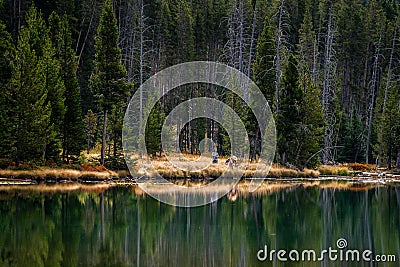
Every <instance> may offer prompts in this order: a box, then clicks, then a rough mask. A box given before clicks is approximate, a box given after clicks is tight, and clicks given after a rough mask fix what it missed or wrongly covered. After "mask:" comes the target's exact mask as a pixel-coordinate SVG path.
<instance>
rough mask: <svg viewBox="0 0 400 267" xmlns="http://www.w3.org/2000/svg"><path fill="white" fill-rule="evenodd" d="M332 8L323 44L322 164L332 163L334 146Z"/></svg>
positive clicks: (334, 62) (334, 69) (334, 68)
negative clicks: (324, 124)
mask: <svg viewBox="0 0 400 267" xmlns="http://www.w3.org/2000/svg"><path fill="white" fill-rule="evenodd" d="M332 13H333V11H332V7H331V8H330V9H329V14H328V22H327V33H326V42H325V55H324V56H325V58H324V81H323V91H322V107H323V111H324V117H325V121H326V126H325V134H324V153H323V154H322V162H323V163H324V164H326V163H328V162H329V161H332V162H334V157H333V153H332V150H331V149H330V148H331V147H333V144H334V132H335V123H336V117H335V107H334V99H335V95H336V93H335V88H334V84H333V83H334V80H335V72H336V61H335V57H334V54H335V51H334V48H333V44H334V33H335V24H334V21H333V20H334V17H333V14H332Z"/></svg>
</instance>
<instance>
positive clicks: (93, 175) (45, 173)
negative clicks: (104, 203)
mask: <svg viewBox="0 0 400 267" xmlns="http://www.w3.org/2000/svg"><path fill="white" fill-rule="evenodd" d="M0 177H1V178H11V179H31V180H52V179H55V180H59V179H71V180H76V179H98V180H105V179H108V178H111V177H118V174H117V173H116V172H114V171H110V170H107V171H102V172H96V171H79V170H71V169H50V168H42V169H37V170H0Z"/></svg>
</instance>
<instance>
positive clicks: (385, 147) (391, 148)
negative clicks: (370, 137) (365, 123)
mask: <svg viewBox="0 0 400 267" xmlns="http://www.w3.org/2000/svg"><path fill="white" fill-rule="evenodd" d="M399 97H400V87H399V85H398V84H397V83H396V82H391V83H390V86H389V91H388V95H387V102H386V108H385V113H384V114H382V115H381V116H380V120H379V122H378V125H379V127H378V144H379V152H380V155H379V156H380V157H381V161H383V162H384V163H386V166H387V167H388V169H391V168H392V167H393V166H394V164H393V161H394V160H396V158H397V152H398V150H399V147H400V101H399Z"/></svg>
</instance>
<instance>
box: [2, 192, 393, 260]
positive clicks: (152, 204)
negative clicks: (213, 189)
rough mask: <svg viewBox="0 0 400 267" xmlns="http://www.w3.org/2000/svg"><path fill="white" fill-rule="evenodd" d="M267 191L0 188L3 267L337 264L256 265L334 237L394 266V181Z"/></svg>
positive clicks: (328, 244)
mask: <svg viewBox="0 0 400 267" xmlns="http://www.w3.org/2000/svg"><path fill="white" fill-rule="evenodd" d="M271 188H273V189H271V190H264V191H260V192H258V193H256V194H242V193H240V192H239V194H238V195H235V196H232V195H231V196H229V198H228V197H223V198H222V199H220V200H218V201H217V202H214V203H212V204H209V205H206V206H201V207H197V208H177V207H173V206H169V205H165V204H162V203H160V202H158V201H157V200H154V199H153V198H151V197H149V196H147V195H145V194H144V193H143V192H142V191H141V190H139V189H138V188H137V187H136V186H118V187H108V186H96V187H90V186H84V187H76V188H74V189H71V188H69V190H68V188H67V187H66V188H63V187H59V188H55V187H48V186H41V187H40V186H36V187H35V186H33V187H30V188H29V187H15V188H12V189H10V188H8V189H5V188H4V187H3V188H0V233H1V234H0V266H273V265H274V264H276V265H277V266H283V265H285V266H298V265H302V264H306V266H321V265H325V266H337V265H340V263H338V262H328V261H325V262H323V263H321V262H315V263H311V262H308V263H299V262H286V263H282V262H279V261H278V262H272V261H264V262H260V261H259V260H258V259H257V252H258V251H259V250H260V249H261V248H264V246H265V245H267V246H268V248H269V249H286V250H288V251H289V250H291V249H297V250H304V249H314V250H315V251H317V252H318V251H321V250H322V249H326V248H328V247H336V241H337V240H338V239H339V238H345V239H346V240H347V242H348V247H349V248H351V249H359V250H365V249H370V250H371V251H374V252H375V253H379V254H395V255H396V257H397V262H395V263H386V266H399V264H400V262H399V257H400V255H399V253H400V227H399V225H400V217H399V213H400V187H396V186H375V187H372V188H359V189H358V190H348V189H347V188H342V189H338V188H337V187H321V186H315V185H311V186H304V185H299V186H282V187H271ZM232 200H234V201H232ZM362 265H365V266H369V265H370V264H369V263H365V262H359V263H348V266H362ZM373 265H374V264H372V266H373Z"/></svg>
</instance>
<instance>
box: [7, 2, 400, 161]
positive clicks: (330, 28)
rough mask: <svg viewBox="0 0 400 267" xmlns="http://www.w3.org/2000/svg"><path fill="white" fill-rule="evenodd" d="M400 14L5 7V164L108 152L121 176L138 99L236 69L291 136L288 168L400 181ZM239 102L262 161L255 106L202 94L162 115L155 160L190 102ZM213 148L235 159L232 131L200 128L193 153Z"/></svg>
mask: <svg viewBox="0 0 400 267" xmlns="http://www.w3.org/2000/svg"><path fill="white" fill-rule="evenodd" d="M399 12H400V2H399V1H395V0H338V1H333V0H296V1H295V0H150V1H148V0H74V1H71V0H54V1H48V0H46V1H44V0H43V1H39V0H36V1H33V0H0V19H1V21H0V87H1V94H0V103H1V104H0V105H1V109H0V125H1V128H0V140H1V141H0V158H2V159H4V160H9V161H10V162H14V163H15V164H17V165H18V164H20V162H34V163H35V164H39V165H40V164H46V163H49V162H52V163H55V164H61V163H69V162H74V161H77V160H78V159H79V156H80V154H81V152H82V151H84V150H87V151H90V150H91V149H94V148H95V149H98V152H99V153H100V154H101V157H100V159H99V160H100V162H101V163H102V164H106V166H110V167H113V166H114V167H116V166H119V165H120V164H121V157H122V156H121V155H122V143H121V132H122V119H123V116H124V112H125V109H126V106H127V103H128V102H129V98H130V96H132V95H133V93H134V92H135V90H137V89H138V88H139V86H140V85H141V84H142V83H143V82H144V81H145V80H146V79H147V78H149V77H150V76H151V75H153V74H154V73H156V72H158V71H160V70H162V69H164V68H166V67H168V66H172V65H174V64H177V63H182V62H188V61H193V60H209V61H218V62H222V63H226V64H228V65H230V66H232V67H235V68H237V69H238V70H240V71H242V72H244V73H246V74H247V75H248V76H250V77H251V78H252V79H253V80H254V81H255V82H256V84H257V85H258V86H259V87H260V89H261V91H262V92H263V94H264V95H265V97H266V99H267V100H268V101H269V104H270V107H271V109H272V111H273V113H274V116H275V121H276V127H277V134H278V135H277V141H278V144H277V152H276V157H275V161H276V162H277V163H281V164H291V165H295V166H305V165H307V166H308V167H313V166H316V165H317V164H320V163H323V164H336V163H341V162H365V163H370V164H371V163H377V164H379V165H381V166H387V167H388V168H394V167H396V168H400V98H399V94H400V89H399V88H400V87H399V85H400V68H399V60H400V53H399V52H400V39H399V35H400V33H399V25H400V21H399ZM199 96H207V97H213V98H216V99H219V100H221V101H224V102H225V103H228V104H229V105H230V106H231V107H232V108H233V109H234V110H235V111H236V112H237V113H238V114H239V116H240V117H241V118H242V120H243V121H244V122H245V125H246V128H247V131H248V134H249V138H250V139H251V142H250V143H251V158H252V159H256V158H257V155H258V153H259V151H260V136H259V129H257V126H256V125H255V123H254V115H253V114H252V113H251V112H250V111H249V110H248V109H246V107H245V106H244V105H243V101H242V100H241V99H240V98H238V97H237V96H236V95H234V94H232V93H229V92H228V91H226V90H225V89H223V88H218V87H215V86H213V85H208V84H192V85H188V86H184V87H183V88H178V89H176V90H173V91H172V92H171V93H170V94H169V95H168V96H167V97H164V98H163V99H162V100H161V101H160V102H159V104H158V105H157V108H156V109H153V110H152V112H151V115H150V117H149V120H148V123H147V126H146V127H147V128H146V132H147V134H146V142H147V149H148V151H149V153H151V154H153V155H155V156H156V155H159V152H160V149H161V147H160V131H161V125H162V121H163V120H164V118H165V116H166V115H168V113H169V112H170V111H171V109H172V108H174V107H175V106H176V105H177V104H179V103H181V102H182V101H185V100H187V99H189V98H193V97H199ZM204 136H208V137H209V138H212V139H213V140H214V141H215V142H216V143H217V148H218V152H219V153H220V154H227V153H228V152H227V151H228V150H229V137H228V136H227V135H226V132H225V131H224V129H223V128H222V127H218V123H216V122H214V121H211V120H207V119H196V120H194V121H192V122H190V123H188V124H187V125H185V127H184V130H183V131H182V132H181V144H180V145H181V147H182V150H183V151H186V152H188V153H193V154H196V153H199V151H198V148H197V145H198V143H199V141H200V140H201V139H203V138H204Z"/></svg>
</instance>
